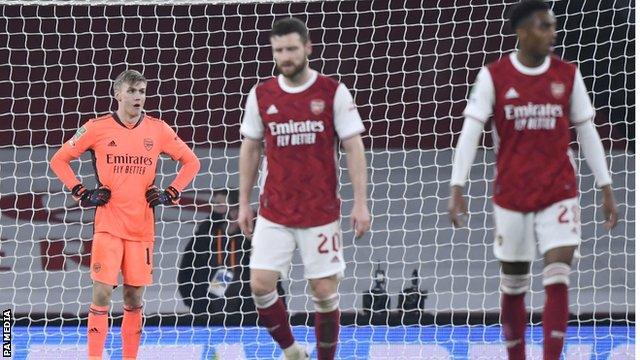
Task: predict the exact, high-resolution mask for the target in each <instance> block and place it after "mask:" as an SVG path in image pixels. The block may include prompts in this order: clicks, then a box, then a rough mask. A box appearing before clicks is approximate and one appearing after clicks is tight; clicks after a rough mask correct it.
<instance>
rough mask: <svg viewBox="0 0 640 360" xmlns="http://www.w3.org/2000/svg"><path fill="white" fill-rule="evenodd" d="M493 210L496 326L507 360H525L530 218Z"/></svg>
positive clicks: (531, 255) (531, 256)
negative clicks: (497, 284) (498, 293)
mask: <svg viewBox="0 0 640 360" xmlns="http://www.w3.org/2000/svg"><path fill="white" fill-rule="evenodd" d="M494 208H495V222H496V234H495V240H494V245H493V252H494V254H495V256H496V257H497V258H498V259H499V260H500V261H501V264H502V265H501V271H500V291H501V296H500V323H501V324H502V334H503V336H504V340H505V345H506V347H507V353H508V355H509V359H510V360H514V359H517V360H520V359H525V350H526V346H525V338H524V334H525V330H526V327H527V310H526V307H525V301H524V300H525V295H526V293H527V291H528V290H529V284H530V282H531V275H530V273H529V264H530V262H531V261H533V259H534V258H535V255H536V249H535V238H534V232H533V215H531V214H524V213H519V212H516V211H511V210H507V209H503V208H501V207H499V206H497V205H495V206H494Z"/></svg>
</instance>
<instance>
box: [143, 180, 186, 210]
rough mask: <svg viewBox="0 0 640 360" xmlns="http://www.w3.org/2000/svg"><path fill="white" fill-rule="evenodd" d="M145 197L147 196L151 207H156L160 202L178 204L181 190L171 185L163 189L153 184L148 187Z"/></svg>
mask: <svg viewBox="0 0 640 360" xmlns="http://www.w3.org/2000/svg"><path fill="white" fill-rule="evenodd" d="M145 197H146V198H147V203H149V207H154V206H156V205H160V204H162V205H176V204H178V199H179V198H180V192H179V191H178V190H176V188H174V187H173V186H169V187H168V188H166V189H165V190H164V191H163V190H160V189H158V188H157V187H155V185H151V186H150V187H149V188H147V192H146V194H145Z"/></svg>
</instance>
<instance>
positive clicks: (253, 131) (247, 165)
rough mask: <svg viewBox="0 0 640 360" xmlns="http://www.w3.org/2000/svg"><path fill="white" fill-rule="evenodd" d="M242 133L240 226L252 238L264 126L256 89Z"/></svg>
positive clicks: (249, 103)
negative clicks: (254, 200) (255, 189)
mask: <svg viewBox="0 0 640 360" xmlns="http://www.w3.org/2000/svg"><path fill="white" fill-rule="evenodd" d="M240 133H241V134H242V135H243V136H244V139H242V144H241V145H240V159H239V165H238V169H239V172H240V189H239V192H240V194H239V199H238V200H239V202H240V204H239V207H238V225H239V226H240V229H241V230H242V232H243V233H244V234H245V235H246V236H247V237H251V235H252V234H253V209H251V204H250V201H251V191H252V189H253V186H254V185H255V183H256V179H257V177H258V167H259V166H260V158H261V156H262V138H263V136H264V125H263V124H262V118H261V117H260V111H259V109H258V99H257V97H256V88H255V87H254V88H253V89H251V91H250V92H249V96H248V97H247V104H246V106H245V111H244V117H243V118H242V125H241V126H240Z"/></svg>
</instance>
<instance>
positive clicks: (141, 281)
mask: <svg viewBox="0 0 640 360" xmlns="http://www.w3.org/2000/svg"><path fill="white" fill-rule="evenodd" d="M152 274H153V241H144V242H143V241H130V240H125V241H124V255H123V259H122V279H123V282H124V285H123V294H122V295H123V300H124V306H123V313H124V317H123V318H122V328H121V336H122V358H123V359H135V358H136V357H137V356H138V348H139V347H140V336H141V335H142V293H143V292H144V287H145V286H146V285H151V283H152V282H153V275H152Z"/></svg>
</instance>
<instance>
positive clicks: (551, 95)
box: [465, 53, 593, 212]
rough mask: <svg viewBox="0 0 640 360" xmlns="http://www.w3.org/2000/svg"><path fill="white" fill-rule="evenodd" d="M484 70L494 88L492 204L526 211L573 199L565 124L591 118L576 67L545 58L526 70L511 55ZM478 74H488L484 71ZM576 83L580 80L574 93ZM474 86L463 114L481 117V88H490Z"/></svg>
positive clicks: (572, 169) (572, 167)
mask: <svg viewBox="0 0 640 360" xmlns="http://www.w3.org/2000/svg"><path fill="white" fill-rule="evenodd" d="M486 70H488V76H489V77H490V81H491V83H492V86H493V94H492V95H493V98H492V99H491V101H493V106H492V113H493V123H492V127H493V136H494V140H495V144H496V147H497V168H496V179H495V184H494V201H495V203H496V204H498V205H499V206H501V207H503V208H506V209H511V210H515V211H521V212H530V211H539V210H542V209H544V208H546V207H548V206H549V205H551V204H554V203H556V202H558V201H561V200H564V199H568V198H572V197H576V196H577V194H578V191H577V184H576V174H575V164H574V162H573V155H572V152H571V149H570V148H569V142H570V125H571V122H573V123H579V122H582V121H589V120H591V117H592V116H593V108H592V107H591V104H590V102H588V95H587V94H586V90H585V89H584V83H582V78H581V77H580V75H579V72H578V70H577V69H576V67H575V66H574V65H572V64H569V63H567V62H564V61H562V60H561V59H559V58H557V57H555V56H550V57H548V58H547V60H546V61H545V64H543V65H542V66H540V67H539V68H526V67H524V66H523V65H522V64H520V63H519V62H518V60H517V57H516V54H515V53H513V54H511V56H508V57H504V58H502V59H500V60H498V61H496V62H494V63H492V64H490V65H488V66H487V67H486ZM481 75H482V74H479V76H478V82H481ZM483 76H484V77H487V71H485V73H484V75H483ZM576 79H578V80H576ZM576 81H579V82H580V84H578V85H579V86H578V90H577V91H574V85H575V83H576ZM479 87H480V88H478V89H476V88H474V90H473V92H472V94H471V96H470V99H469V104H468V106H467V109H466V110H465V115H466V116H468V117H471V118H478V119H479V120H480V121H486V118H484V119H483V115H482V112H483V107H486V105H487V104H486V102H487V101H485V99H484V96H485V95H483V94H481V93H480V92H487V91H491V89H487V87H486V86H479ZM577 93H579V94H577ZM585 98H586V99H587V100H586V101H587V104H586V105H585V104H584V102H585V100H584V99H585ZM576 99H578V100H576ZM579 107H582V108H579ZM478 114H480V115H478Z"/></svg>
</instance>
